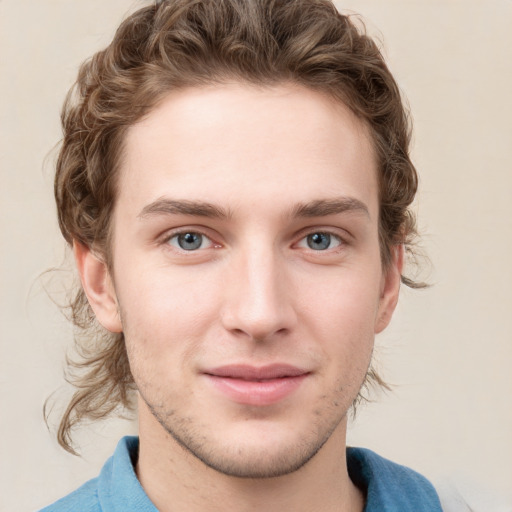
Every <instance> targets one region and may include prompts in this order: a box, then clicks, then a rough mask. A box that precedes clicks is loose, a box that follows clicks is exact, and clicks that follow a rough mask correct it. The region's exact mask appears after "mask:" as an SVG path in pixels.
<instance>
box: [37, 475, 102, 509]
mask: <svg viewBox="0 0 512 512" xmlns="http://www.w3.org/2000/svg"><path fill="white" fill-rule="evenodd" d="M77 510H80V511H81V512H101V507H100V503H99V499H98V479H97V478H94V479H92V480H89V481H88V482H86V483H85V484H84V485H82V486H81V487H79V488H78V489H76V490H75V491H73V492H72V493H71V494H68V495H67V496H65V497H64V498H61V499H60V500H58V501H56V502H55V503H53V504H52V505H49V506H48V507H45V508H43V509H41V510H40V511H39V512H74V511H77Z"/></svg>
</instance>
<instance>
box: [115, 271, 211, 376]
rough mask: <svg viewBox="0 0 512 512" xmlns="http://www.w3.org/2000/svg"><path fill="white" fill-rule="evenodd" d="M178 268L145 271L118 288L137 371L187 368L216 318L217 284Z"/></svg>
mask: <svg viewBox="0 0 512 512" xmlns="http://www.w3.org/2000/svg"><path fill="white" fill-rule="evenodd" d="M139 268H140V267H139ZM179 270H180V272H177V271H176V270H175V269H174V270H173V271H172V272H171V271H170V270H169V269H168V270H166V271H165V270H164V271H162V270H160V271H156V270H155V271H141V272H138V273H136V274H134V275H133V276H131V278H130V279H126V280H124V281H123V286H122V287H120V288H119V289H118V290H117V293H118V301H119V305H120V310H121V317H122V323H123V330H124V334H125V339H126V345H127V350H128V355H129V357H130V364H131V365H132V366H134V368H133V369H132V371H133V372H134V373H136V372H137V371H138V370H137V367H141V366H151V367H152V368H153V370H152V371H158V368H159V367H163V368H165V369H166V370H165V371H168V372H170V373H172V371H173V368H176V366H177V364H186V362H187V361H188V360H189V359H190V357H191V356H192V354H194V353H195V352H196V349H197V346H198V345H199V344H200V342H201V339H203V338H204V337H205V334H206V331H207V330H208V329H209V328H210V326H211V325H212V321H213V319H214V317H215V316H216V313H215V312H216V309H217V306H216V301H215V296H216V293H215V290H216V289H217V286H214V284H213V283H209V282H205V280H204V277H205V276H197V275H195V276H194V275H192V274H193V272H190V271H187V270H185V269H184V268H182V269H179ZM188 354H189V355H188Z"/></svg>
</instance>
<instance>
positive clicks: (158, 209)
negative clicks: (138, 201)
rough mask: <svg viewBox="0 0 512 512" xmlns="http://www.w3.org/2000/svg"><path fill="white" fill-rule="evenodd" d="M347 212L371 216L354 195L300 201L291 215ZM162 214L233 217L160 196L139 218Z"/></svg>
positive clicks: (196, 203)
mask: <svg viewBox="0 0 512 512" xmlns="http://www.w3.org/2000/svg"><path fill="white" fill-rule="evenodd" d="M345 212H356V213H357V212H360V213H363V214H365V215H366V216H367V217H370V213H369V211H368V208H367V206H366V205H365V204H364V203H363V202H362V201H360V200H359V199H355V198H353V197H337V198H333V199H316V200H314V201H310V202H307V203H299V204H297V205H295V206H294V207H293V208H292V210H291V213H290V217H292V218H293V217H302V218H311V217H326V216H328V215H336V214H339V213H345ZM162 214H163V215H190V216H193V217H207V218H214V219H227V218H230V217H231V212H230V211H229V210H225V209H223V208H222V207H220V206H217V205H214V204H212V203H208V202H205V201H190V200H177V199H167V198H160V199H157V200H156V201H153V202H152V203H150V204H148V205H146V206H145V207H144V208H143V209H142V211H141V212H140V213H139V215H138V218H139V219H144V218H146V217H152V216H154V215H162Z"/></svg>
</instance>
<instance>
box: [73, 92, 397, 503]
mask: <svg viewBox="0 0 512 512" xmlns="http://www.w3.org/2000/svg"><path fill="white" fill-rule="evenodd" d="M376 173H377V171H376V163H375V156H374V152H373V150H372V146H371V143H370V141H369V139H368V136H367V131H366V129H365V127H364V125H363V124H362V123H361V122H360V121H359V120H358V119H357V118H355V116H354V115H353V114H352V113H351V112H350V111H349V109H348V108H346V107H345V106H344V105H342V104H340V103H337V102H335V101H334V100H332V99H330V98H327V97H325V96H323V95H321V94H319V93H317V92H313V91H310V90H308V89H304V88H301V87H298V86H293V85H289V84H283V85H280V86H275V87H271V88H270V87H269V88H256V87H252V86H248V85H240V84H231V85H223V86H215V87H213V86H212V87H208V88H195V89H186V90H183V91H178V92H174V93H172V94H170V95H169V96H168V97H167V98H165V100H164V101H163V102H161V104H159V105H158V106H157V107H156V108H155V109H154V110H153V111H152V112H151V113H150V114H149V115H148V116H147V117H146V118H145V119H143V120H142V121H140V122H139V123H138V124H136V125H135V126H133V127H131V128H130V130H129V132H128V135H127V138H126V144H125V152H124V158H123V161H122V162H121V170H120V176H119V186H118V198H117V202H116V206H115V211H114V218H113V222H114V235H113V244H112V250H113V266H112V267H113V273H112V275H111V274H109V272H108V270H107V268H106V266H105V264H104V263H103V261H102V259H101V258H99V257H97V256H96V255H95V254H93V253H92V252H91V251H90V250H89V249H88V248H86V247H83V246H81V245H79V244H75V256H76V260H77V264H78V268H79V271H80V274H81V277H82V283H83V286H84V289H85V290H86V293H87V295H88V298H89V301H90V303H91V305H92V307H93V309H94V311H95V313H96V315H97V317H98V320H99V321H100V322H101V324H102V325H103V326H104V327H106V328H107V329H109V330H111V331H113V332H120V331H123V332H124V334H125V339H126V346H127V350H128V355H129V359H130V366H131V370H132V373H133V376H134V379H135V382H136V384H137V386H138V389H139V396H140V398H139V423H140V454H139V461H138V465H137V474H138V477H139V479H140V481H141V483H142V485H143V487H144V489H145V490H146V492H147V493H148V495H149V497H150V498H151V499H152V501H153V502H154V503H155V505H156V506H157V507H158V508H159V510H161V511H163V512H165V511H168V510H173V511H181V510H183V511H184V510H187V511H196V510H240V511H252V510H266V511H272V510H283V509H284V510H295V511H302V510H304V511H305V510H323V511H329V510H337V511H339V510H343V511H348V510H350V511H357V510H362V509H363V506H364V499H363V496H362V494H361V492H360V491H359V490H358V489H357V488H356V487H355V486H354V485H353V484H352V482H351V481H350V478H349V477H348V473H347V469H346V460H345V443H346V426H347V411H348V410H349V408H350V405H351V404H352V402H353V400H354V399H355V397H356V396H357V394H358V392H359V389H360V387H361V384H362V383H363V381H364V378H365V374H366V371H367V369H368V366H369V364H370V360H371V355H372V350H373V344H374V336H375V334H376V333H378V332H380V331H382V330H383V329H384V328H385V327H386V326H387V324H388V322H389V320H390V318H391V315H392V312H393V310H394V307H395V305H396V301H397V297H398V291H399V282H400V272H401V266H402V249H401V248H397V249H396V250H394V252H393V261H392V263H391V265H390V266H389V268H386V269H383V268H382V264H381V256H380V249H379V242H378V195H377V190H378V188H377V174H376ZM205 203H207V205H205ZM185 233H190V234H194V233H196V235H193V237H195V238H194V240H195V241H196V242H197V241H198V240H199V242H200V245H199V247H198V248H197V249H194V250H184V249H182V248H180V243H181V244H182V245H183V242H184V241H186V237H184V236H183V235H184V234H185ZM180 235H181V236H180ZM329 236H330V242H329V240H328V239H329ZM319 237H320V238H319ZM189 239H190V240H192V239H191V238H190V235H189ZM318 240H321V241H322V242H326V240H327V243H326V244H324V245H322V244H318V243H316V244H315V243H314V242H315V241H318ZM311 244H313V245H312V247H311ZM274 363H281V364H283V363H285V364H289V365H293V366H294V367H298V368H301V369H303V370H304V371H305V372H306V376H305V377H304V378H303V379H302V381H301V382H300V384H299V385H298V387H297V388H296V389H294V390H293V392H291V393H290V394H288V395H286V396H285V397H284V398H283V399H281V400H278V401H277V402H275V403H271V404H267V405H254V404H249V405H247V404H243V403H239V402H237V401H235V400H233V399H232V398H230V397H229V396H227V395H226V394H225V393H223V392H221V391H219V389H218V388H217V387H216V386H214V385H212V383H211V379H210V378H209V377H208V375H205V372H206V371H207V370H208V369H211V368H216V367H219V366H222V365H227V364H248V365H251V366H253V367H261V366H264V365H268V364H274Z"/></svg>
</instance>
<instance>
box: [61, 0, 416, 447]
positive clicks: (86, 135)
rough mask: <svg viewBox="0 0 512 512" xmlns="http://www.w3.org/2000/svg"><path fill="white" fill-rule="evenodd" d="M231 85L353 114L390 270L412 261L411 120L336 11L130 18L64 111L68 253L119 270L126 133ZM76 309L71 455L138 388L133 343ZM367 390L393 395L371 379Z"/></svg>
mask: <svg viewBox="0 0 512 512" xmlns="http://www.w3.org/2000/svg"><path fill="white" fill-rule="evenodd" d="M228 81H229V82H233V81H238V82H242V83H247V84H260V85H261V84H263V85H273V84H278V83H282V82H287V83H295V84H299V85H301V86H303V87H306V88H309V89H312V90H315V91H319V92H322V93H324V94H328V95H329V96H330V97H332V98H334V99H335V100H337V101H341V102H343V103H344V104H345V105H347V106H348V107H349V108H350V109H351V110H352V111H353V112H354V113H355V114H356V116H358V118H359V119H361V120H362V121H363V122H364V123H365V124H366V125H367V127H368V128H369V131H370V134H371V138H372V142H373V144H374V148H375V152H376V155H377V161H378V173H379V176H378V179H379V187H380V190H379V196H380V197H379V199H380V218H379V237H380V246H381V255H382V263H383V265H384V267H385V266H386V265H388V264H389V263H390V261H391V250H392V247H393V246H395V245H397V244H404V246H405V247H406V249H408V250H409V251H411V249H410V247H411V243H412V241H413V239H414V237H415V236H416V229H415V219H414V215H413V213H412V212H411V211H410V205H411V203H412V201H413V199H414V196H415V193H416V189H417V175H416V171H415V168H414V166H413V164H412V162H411V160H410V158H409V154H408V153H409V143H410V125H409V120H408V116H407V112H406V109H405V108H404V105H403V102H402V99H401V96H400V92H399V89H398V87H397V85H396V83H395V80H394V79H393V77H392V75H391V73H390V71H389V70H388V68H387V66H386V64H385V62H384V60H383V57H382V55H381V53H380V51H379V48H378V47H377V45H376V44H375V42H374V41H373V40H372V39H371V38H370V37H368V36H367V35H366V34H365V32H364V30H363V29H362V28H361V27H360V26H359V27H358V26H357V25H356V24H355V23H354V22H353V20H352V19H350V17H348V16H344V15H342V14H340V13H339V12H338V11H337V10H336V8H335V7H334V5H333V4H332V3H331V2H330V1H329V0H164V1H159V2H155V3H153V4H152V5H149V6H146V7H143V8H141V9H140V10H138V11H137V12H135V13H134V14H132V15H131V16H130V17H129V18H127V19H126V20H125V21H124V22H123V23H122V24H121V26H120V27H119V28H118V30H117V32H116V34H115V37H114V39H113V41H112V43H111V44H110V45H109V46H108V47H107V48H106V49H104V50H103V51H100V52H98V53H96V54H95V55H94V56H93V57H92V58H91V59H90V60H88V61H87V62H85V63H84V64H83V65H82V67H81V68H80V71H79V75H78V79H77V81H76V83H75V85H74V87H73V88H72V89H71V91H70V92H69V94H68V97H67V99H66V101H65V104H64V107H63V111H62V125H63V131H64V137H63V141H62V145H61V148H60V153H59V157H58V161H57V172H56V177H55V197H56V201H57V209H58V218H59V224H60V229H61V231H62V234H63V235H64V238H65V239H66V241H67V242H68V243H69V244H70V245H71V244H73V242H74V241H76V242H79V243H81V244H84V245H85V246H87V247H89V248H91V249H92V250H94V252H95V254H97V255H99V256H100V257H101V258H103V259H104V261H105V263H106V264H107V265H108V266H110V264H111V260H110V250H109V245H110V234H111V228H112V226H111V218H112V212H113V209H114V207H115V201H116V178H117V175H118V165H119V161H120V158H121V155H122V151H123V141H124V138H125V134H126V131H127V129H128V128H129V127H130V126H132V125H133V124H134V123H136V122H137V121H138V120H140V119H141V118H142V117H143V116H145V115H147V114H148V113H149V112H150V111H151V110H152V109H153V108H155V106H156V105H157V104H158V103H159V101H161V100H162V99H163V98H164V97H165V96H166V95H168V94H169V92H170V91H172V90H176V89H179V88H186V87H196V86H201V85H205V84H212V83H213V84H223V83H226V82H228ZM402 281H403V282H404V283H405V284H407V285H409V286H419V284H418V283H415V282H414V281H412V280H410V279H407V278H405V277H403V276H402ZM70 306H71V311H72V319H73V322H74V324H75V326H76V327H77V331H76V332H77V337H76V344H77V347H78V349H79V354H80V361H79V362H77V361H74V362H73V361H69V364H70V365H71V368H72V369H74V370H75V372H74V375H73V376H72V377H71V380H72V382H73V384H74V385H75V386H76V388H77V390H76V392H75V394H74V396H73V398H72V400H71V401H70V403H69V405H68V407H67V409H66V410H65V413H64V415H63V417H62V420H61V423H60V426H59V430H58V440H59V443H60V444H61V445H62V446H63V447H64V448H65V449H66V450H68V451H71V452H73V448H72V439H71V430H72V427H73V426H75V424H76V423H78V422H80V421H81V420H82V419H86V418H90V419H91V418H92V419H97V418H103V417H106V416H107V415H109V414H110V413H112V412H113V411H114V410H116V409H117V408H118V407H128V408H129V407H130V396H131V394H132V391H133V390H134V389H135V384H134V382H133V378H132V376H131V372H130V367H129V363H128V358H127V355H126V350H125V345H124V340H123V334H122V333H121V334H112V333H109V332H107V331H105V330H104V329H102V328H101V327H100V326H99V324H98V323H97V322H96V320H95V317H94V314H93V312H92V310H91V308H90V306H89V304H88V302H87V298H86V296H85V294H84V291H83V289H82V288H81V287H78V289H77V291H76V295H75V296H74V298H73V300H72V303H71V305H70ZM76 370H78V371H76ZM369 383H377V384H381V385H384V386H385V384H384V382H383V381H382V380H381V378H380V377H379V376H378V374H377V373H376V372H375V371H374V369H372V368H371V369H370V370H369V372H368V375H367V379H366V384H367V385H368V384H369ZM362 396H363V395H361V394H360V397H359V398H361V397H362Z"/></svg>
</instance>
